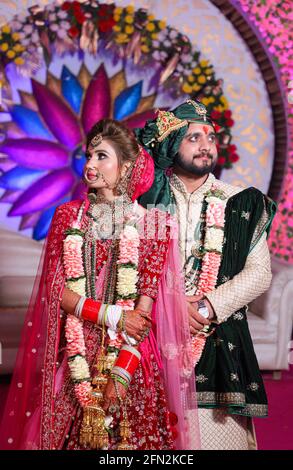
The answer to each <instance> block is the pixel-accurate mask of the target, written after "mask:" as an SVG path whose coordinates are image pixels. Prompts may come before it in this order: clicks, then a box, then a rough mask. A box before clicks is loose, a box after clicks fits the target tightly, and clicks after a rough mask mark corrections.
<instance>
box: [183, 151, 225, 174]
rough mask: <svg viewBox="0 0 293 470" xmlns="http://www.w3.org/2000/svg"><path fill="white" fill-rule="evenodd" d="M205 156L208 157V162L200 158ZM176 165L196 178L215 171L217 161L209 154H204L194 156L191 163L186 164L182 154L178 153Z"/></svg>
mask: <svg viewBox="0 0 293 470" xmlns="http://www.w3.org/2000/svg"><path fill="white" fill-rule="evenodd" d="M203 155H205V156H207V158H208V160H204V161H201V160H200V158H201V157H202V156H203ZM174 164H175V165H177V166H178V167H179V168H181V169H182V170H184V171H186V172H187V173H191V174H192V175H196V176H204V175H207V174H208V173H211V172H212V171H213V170H214V169H215V167H216V164H217V159H216V158H214V159H213V156H212V155H211V154H209V153H208V154H207V153H202V154H197V155H194V157H193V159H192V161H191V162H186V161H185V160H184V158H183V156H182V155H181V154H180V152H178V153H177V155H176V157H175V160H174Z"/></svg>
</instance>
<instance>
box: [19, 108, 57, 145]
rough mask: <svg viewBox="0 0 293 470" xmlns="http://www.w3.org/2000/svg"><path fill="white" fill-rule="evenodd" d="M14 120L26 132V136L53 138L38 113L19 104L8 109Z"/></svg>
mask: <svg viewBox="0 0 293 470" xmlns="http://www.w3.org/2000/svg"><path fill="white" fill-rule="evenodd" d="M10 114H11V117H12V119H13V121H14V122H16V124H17V125H18V126H19V127H20V128H21V129H22V130H23V131H24V132H25V133H26V135H27V136H28V137H35V138H37V139H47V140H55V139H54V137H53V136H52V134H51V132H49V130H48V129H47V128H46V127H45V126H44V124H43V122H42V121H41V119H40V116H39V115H38V113H36V112H35V111H33V110H32V109H28V108H25V107H24V106H21V105H15V106H13V108H12V110H11V111H10Z"/></svg>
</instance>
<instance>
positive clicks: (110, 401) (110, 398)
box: [103, 378, 127, 412]
mask: <svg viewBox="0 0 293 470" xmlns="http://www.w3.org/2000/svg"><path fill="white" fill-rule="evenodd" d="M116 386H117V390H118V393H119V397H120V398H121V400H122V401H123V400H124V398H125V397H126V393H127V389H126V388H125V387H124V385H122V384H121V383H120V382H117V383H116ZM110 405H119V399H118V397H117V393H116V390H115V385H114V380H113V379H111V378H109V379H108V382H107V385H106V388H105V390H104V402H103V410H104V411H106V412H107V411H108V408H109V406H110Z"/></svg>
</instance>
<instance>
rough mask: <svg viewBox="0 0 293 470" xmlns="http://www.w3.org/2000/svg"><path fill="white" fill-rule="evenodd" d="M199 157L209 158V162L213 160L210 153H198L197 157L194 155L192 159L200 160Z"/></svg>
mask: <svg viewBox="0 0 293 470" xmlns="http://www.w3.org/2000/svg"><path fill="white" fill-rule="evenodd" d="M201 157H207V158H210V159H211V160H212V159H213V155H211V154H210V153H206V152H202V153H198V154H197V155H194V156H193V159H195V158H201Z"/></svg>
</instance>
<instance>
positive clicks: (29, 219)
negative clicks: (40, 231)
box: [18, 212, 41, 230]
mask: <svg viewBox="0 0 293 470" xmlns="http://www.w3.org/2000/svg"><path fill="white" fill-rule="evenodd" d="M40 215H41V213H40V212H34V213H33V214H26V215H24V216H23V217H22V219H21V222H20V224H19V227H18V229H19V230H25V229H27V228H32V227H34V226H35V225H36V223H37V222H38V220H39V218H40Z"/></svg>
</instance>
